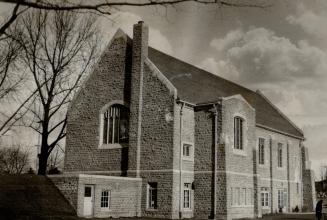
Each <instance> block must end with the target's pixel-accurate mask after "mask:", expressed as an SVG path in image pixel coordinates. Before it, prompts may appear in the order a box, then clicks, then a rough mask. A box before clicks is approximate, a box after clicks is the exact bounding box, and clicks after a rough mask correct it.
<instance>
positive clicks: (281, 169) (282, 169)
mask: <svg viewBox="0 0 327 220" xmlns="http://www.w3.org/2000/svg"><path fill="white" fill-rule="evenodd" d="M277 170H280V171H284V170H285V167H277Z"/></svg>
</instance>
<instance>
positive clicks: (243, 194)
mask: <svg viewBox="0 0 327 220" xmlns="http://www.w3.org/2000/svg"><path fill="white" fill-rule="evenodd" d="M245 201H246V188H242V189H241V201H240V205H245Z"/></svg>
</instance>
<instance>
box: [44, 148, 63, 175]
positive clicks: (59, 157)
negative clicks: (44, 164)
mask: <svg viewBox="0 0 327 220" xmlns="http://www.w3.org/2000/svg"><path fill="white" fill-rule="evenodd" d="M64 154H65V150H64V148H63V147H62V146H61V145H60V144H58V145H57V147H56V149H55V150H53V151H52V152H51V154H50V156H49V159H48V170H54V169H57V170H58V168H59V167H61V166H62V165H63V160H64Z"/></svg>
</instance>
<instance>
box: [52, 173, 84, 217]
mask: <svg viewBox="0 0 327 220" xmlns="http://www.w3.org/2000/svg"><path fill="white" fill-rule="evenodd" d="M48 177H49V178H50V180H51V181H52V182H53V183H54V185H55V186H56V187H57V188H58V189H59V191H60V192H61V193H62V194H63V196H64V197H65V198H66V199H67V200H68V202H69V203H70V204H71V205H72V206H73V208H74V209H75V211H76V210H77V201H78V198H77V196H78V177H77V176H63V175H60V176H59V175H50V176H48Z"/></svg>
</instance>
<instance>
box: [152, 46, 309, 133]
mask: <svg viewBox="0 0 327 220" xmlns="http://www.w3.org/2000/svg"><path fill="white" fill-rule="evenodd" d="M149 59H150V60H151V61H152V62H153V63H154V64H155V65H156V66H157V68H158V69H159V70H160V71H161V72H162V73H163V74H164V75H165V76H166V78H167V79H168V80H169V81H170V82H171V83H172V84H173V85H174V86H175V87H176V89H177V91H178V97H179V98H180V99H181V100H183V101H187V102H190V103H193V104H201V103H209V102H216V101H217V100H218V99H219V98H222V97H228V96H232V95H237V94H240V95H242V96H243V97H244V98H245V99H246V101H247V102H249V103H250V105H251V106H252V107H254V108H255V110H256V123H257V125H261V126H264V127H266V128H270V129H272V130H275V131H277V132H278V131H279V132H282V133H286V134H290V135H292V136H295V137H298V138H303V133H302V131H301V130H300V129H298V128H297V127H296V126H295V125H294V124H293V123H292V122H291V121H290V120H289V119H288V118H287V117H286V116H285V115H284V114H282V113H281V112H280V111H279V110H278V109H277V108H276V107H275V106H274V105H273V104H272V103H271V102H270V101H269V100H268V99H266V98H265V97H264V96H263V95H262V94H260V93H257V92H254V91H252V90H250V89H247V88H245V87H242V86H240V85H238V84H236V83H233V82H231V81H228V80H226V79H223V78H221V77H219V76H217V75H214V74H212V73H209V72H207V71H205V70H202V69H200V68H197V67H195V66H193V65H191V64H188V63H186V62H183V61H181V60H179V59H176V58H174V57H172V56H169V55H167V54H165V53H162V52H160V51H158V50H156V49H154V48H151V47H149Z"/></svg>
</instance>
